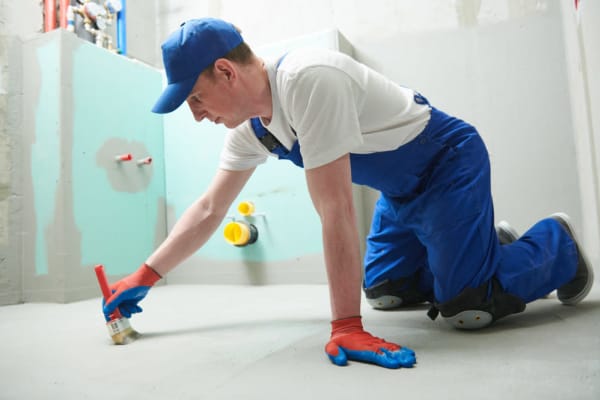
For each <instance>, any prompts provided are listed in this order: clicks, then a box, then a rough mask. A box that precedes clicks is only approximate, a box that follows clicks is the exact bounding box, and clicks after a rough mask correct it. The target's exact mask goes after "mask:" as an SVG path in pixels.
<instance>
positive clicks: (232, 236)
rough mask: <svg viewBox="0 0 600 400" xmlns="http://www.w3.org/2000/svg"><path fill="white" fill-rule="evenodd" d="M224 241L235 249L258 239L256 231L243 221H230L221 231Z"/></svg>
mask: <svg viewBox="0 0 600 400" xmlns="http://www.w3.org/2000/svg"><path fill="white" fill-rule="evenodd" d="M223 237H224V238H225V241H226V242H227V243H229V244H232V245H234V246H237V247H243V246H247V245H249V244H252V243H254V242H256V240H257V239H258V229H256V226H254V225H253V224H250V223H248V222H245V221H231V222H229V223H228V224H227V225H225V229H224V230H223Z"/></svg>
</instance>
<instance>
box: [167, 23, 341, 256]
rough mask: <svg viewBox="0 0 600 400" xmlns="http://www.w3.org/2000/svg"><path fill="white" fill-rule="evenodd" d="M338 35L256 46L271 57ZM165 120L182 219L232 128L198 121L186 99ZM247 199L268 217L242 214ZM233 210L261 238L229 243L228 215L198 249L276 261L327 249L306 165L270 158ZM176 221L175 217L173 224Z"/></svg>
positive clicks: (332, 42) (171, 190)
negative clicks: (226, 236)
mask: <svg viewBox="0 0 600 400" xmlns="http://www.w3.org/2000/svg"><path fill="white" fill-rule="evenodd" d="M336 38H337V32H336V33H335V34H333V33H331V32H327V33H318V34H315V35H311V36H307V37H304V38H300V39H298V40H294V41H289V42H282V43H278V44H274V45H271V46H268V47H263V48H260V49H257V50H256V52H257V54H258V55H259V56H261V57H265V58H269V57H276V56H279V55H281V54H284V52H285V51H288V50H290V49H292V48H296V47H304V46H312V47H321V48H330V49H336V48H337V45H338V43H337V41H336ZM164 123H165V125H164V127H165V128H164V129H165V154H166V155H165V157H166V161H167V162H166V170H165V174H166V181H167V201H168V205H169V207H170V208H171V214H172V216H173V217H175V219H177V218H179V217H180V216H181V214H182V213H183V212H184V211H185V209H186V208H187V207H188V206H189V205H190V204H191V203H192V202H193V201H194V200H195V199H196V198H197V197H198V196H199V195H200V194H202V192H203V191H204V190H205V189H206V187H207V186H208V184H209V183H210V180H211V178H212V176H213V174H214V172H215V170H216V168H217V166H218V162H219V154H220V152H221V148H222V145H223V139H224V137H225V135H226V134H227V132H228V130H227V128H225V127H223V126H217V125H214V124H212V123H210V122H202V123H200V124H198V123H197V122H195V121H194V119H193V117H192V114H191V112H190V111H189V110H188V108H187V106H185V105H184V106H182V107H180V108H179V109H178V110H176V111H175V112H173V113H171V114H167V115H166V116H165V120H164ZM247 200H249V201H252V202H254V203H255V206H256V213H258V214H260V213H265V217H253V218H246V219H245V218H243V217H241V216H239V214H237V210H236V208H237V204H238V203H239V202H240V201H247ZM229 214H230V215H232V216H235V217H236V219H242V220H244V219H245V220H247V221H249V222H252V223H254V224H255V225H256V227H257V228H258V231H259V239H258V241H257V242H256V243H255V244H252V245H250V246H246V247H235V246H232V245H230V244H228V243H227V242H226V241H225V240H224V239H223V228H224V226H225V224H226V223H227V222H229V221H230V219H226V220H225V221H224V222H223V224H222V225H221V226H220V227H219V228H218V230H217V232H216V233H215V235H213V237H212V238H211V239H210V240H209V241H208V242H207V243H206V245H205V246H204V247H203V248H201V249H200V250H199V251H198V252H197V255H199V256H201V257H203V258H205V259H211V260H215V261H219V260H223V261H234V260H239V261H255V262H270V261H280V260H293V259H295V258H297V257H300V256H305V255H308V254H319V253H322V252H323V245H322V239H321V225H320V222H319V218H318V215H317V214H316V212H315V210H314V208H313V206H312V202H311V200H310V196H309V194H308V190H307V188H306V181H305V176H304V170H303V169H301V168H298V167H296V166H294V165H293V164H292V163H290V162H289V161H284V160H276V159H269V160H268V161H267V163H266V164H263V165H261V166H259V167H258V168H257V170H256V171H255V173H254V175H253V176H252V178H251V179H250V181H249V182H248V184H247V185H246V187H245V188H244V190H243V191H242V193H241V194H240V196H239V197H238V198H237V199H236V200H235V201H234V203H233V205H232V208H231V210H230V212H229ZM174 222H175V221H174V220H171V221H169V225H170V226H172V225H173V223H174Z"/></svg>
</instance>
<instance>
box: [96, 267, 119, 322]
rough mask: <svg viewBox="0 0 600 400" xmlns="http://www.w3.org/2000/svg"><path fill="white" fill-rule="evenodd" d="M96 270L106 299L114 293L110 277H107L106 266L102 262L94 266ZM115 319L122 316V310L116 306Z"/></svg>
mask: <svg viewBox="0 0 600 400" xmlns="http://www.w3.org/2000/svg"><path fill="white" fill-rule="evenodd" d="M94 271H96V278H98V284H99V285H100V290H102V296H104V298H105V299H108V298H109V297H110V296H111V295H112V293H111V291H110V287H109V285H108V279H106V274H105V273H104V266H103V265H102V264H98V265H96V266H95V267H94ZM111 316H112V317H113V319H119V318H121V312H120V311H119V308H118V307H117V308H115V311H114V312H113V313H112V315H111Z"/></svg>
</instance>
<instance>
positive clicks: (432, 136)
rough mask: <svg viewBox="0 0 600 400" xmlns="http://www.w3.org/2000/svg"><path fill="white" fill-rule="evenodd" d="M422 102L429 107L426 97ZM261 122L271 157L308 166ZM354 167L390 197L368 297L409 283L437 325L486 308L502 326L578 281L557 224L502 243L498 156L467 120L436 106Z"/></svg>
mask: <svg viewBox="0 0 600 400" xmlns="http://www.w3.org/2000/svg"><path fill="white" fill-rule="evenodd" d="M414 101H415V102H417V103H419V104H428V103H427V100H426V99H425V98H424V97H422V96H421V95H419V94H416V95H415V98H414ZM251 123H252V127H253V129H254V132H255V135H256V137H257V138H258V139H259V140H260V141H261V142H262V143H263V144H264V145H265V146H266V147H267V149H269V151H271V152H273V153H275V154H277V156H278V157H279V158H280V159H286V160H289V161H291V162H293V163H294V164H295V165H297V166H299V167H303V162H302V155H301V149H300V146H299V143H298V141H297V140H296V142H295V143H294V145H293V147H292V148H291V149H287V148H285V147H284V146H283V145H281V143H279V142H278V141H277V139H276V138H275V137H274V136H273V135H272V134H271V133H270V132H268V130H267V129H266V128H265V127H264V126H262V124H261V122H260V120H259V119H258V118H255V119H253V120H252V121H251ZM350 163H351V169H352V181H353V182H354V183H356V184H359V185H366V186H369V187H371V188H373V189H376V190H378V191H380V192H381V196H380V198H379V200H378V201H377V203H376V205H375V210H374V215H373V219H372V225H371V229H370V233H369V235H368V237H367V248H366V254H365V259H364V286H365V289H366V290H369V288H372V287H377V286H378V285H380V284H382V283H386V282H400V283H401V284H402V285H404V286H405V287H406V288H405V289H406V290H407V291H409V292H411V293H410V294H409V295H408V297H413V298H415V296H416V298H417V299H418V300H419V301H424V300H428V301H431V302H433V303H434V307H433V308H432V310H430V317H431V318H435V317H436V316H437V313H438V310H439V311H441V312H442V315H443V316H444V317H446V316H447V315H446V314H452V313H456V312H459V311H461V310H465V309H472V308H476V309H485V310H486V311H489V309H491V311H489V312H490V313H491V315H492V318H493V320H495V319H498V318H500V317H502V316H505V315H508V314H512V313H516V312H520V311H523V310H524V309H525V303H526V302H530V301H533V300H535V299H538V298H540V297H542V296H544V295H546V294H548V293H550V292H551V291H552V290H554V289H556V288H558V287H560V286H562V285H563V284H565V283H567V282H568V281H569V280H570V279H571V278H572V277H573V276H574V274H575V271H576V268H577V256H576V248H575V244H574V242H573V241H572V239H571V238H570V237H569V236H568V235H567V234H566V233H565V231H564V230H563V229H562V228H561V227H560V225H559V224H558V223H557V222H556V221H554V220H552V219H545V220H542V221H540V222H538V223H537V224H536V225H534V226H533V227H532V228H531V229H530V230H529V231H527V232H526V233H525V234H524V235H523V236H522V237H521V238H520V239H519V240H518V241H516V242H513V243H511V244H509V245H503V246H501V245H500V244H499V242H498V238H497V235H496V231H495V228H494V211H493V204H492V197H491V187H490V164H489V157H488V152H487V150H486V147H485V145H484V143H483V141H482V140H481V138H480V136H479V134H478V133H477V131H476V129H475V128H474V127H473V126H471V125H469V124H467V123H465V122H464V121H462V120H460V119H457V118H454V117H452V116H449V115H447V114H445V113H443V112H442V111H439V110H437V109H436V108H433V107H432V108H431V117H430V120H429V122H428V124H427V126H426V127H425V129H424V130H423V131H422V132H421V133H420V134H419V135H418V136H417V137H415V138H414V139H413V140H412V141H410V142H409V143H406V144H404V145H402V146H400V147H399V148H397V149H396V150H392V151H385V152H378V153H371V154H352V153H351V154H350ZM540 249H543V251H540ZM402 285H400V290H402ZM444 311H446V313H445V312H444Z"/></svg>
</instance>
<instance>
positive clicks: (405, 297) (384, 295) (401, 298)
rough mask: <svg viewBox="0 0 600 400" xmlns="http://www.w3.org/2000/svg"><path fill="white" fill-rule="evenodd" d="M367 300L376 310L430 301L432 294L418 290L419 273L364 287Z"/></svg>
mask: <svg viewBox="0 0 600 400" xmlns="http://www.w3.org/2000/svg"><path fill="white" fill-rule="evenodd" d="M364 291H365V295H366V297H367V302H368V303H369V304H370V305H371V307H373V308H375V309H378V310H390V309H392V308H398V307H402V306H410V305H415V304H420V303H423V302H426V301H431V298H432V297H433V296H432V295H427V294H426V293H422V292H421V291H420V290H419V274H415V275H413V276H410V277H407V278H401V279H398V280H395V281H391V280H389V279H386V280H385V281H383V282H381V283H378V284H376V285H373V286H371V287H368V288H365V289H364Z"/></svg>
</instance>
